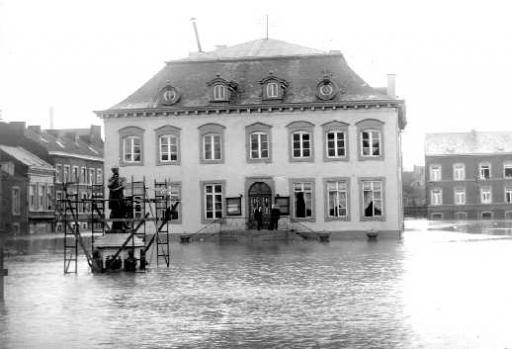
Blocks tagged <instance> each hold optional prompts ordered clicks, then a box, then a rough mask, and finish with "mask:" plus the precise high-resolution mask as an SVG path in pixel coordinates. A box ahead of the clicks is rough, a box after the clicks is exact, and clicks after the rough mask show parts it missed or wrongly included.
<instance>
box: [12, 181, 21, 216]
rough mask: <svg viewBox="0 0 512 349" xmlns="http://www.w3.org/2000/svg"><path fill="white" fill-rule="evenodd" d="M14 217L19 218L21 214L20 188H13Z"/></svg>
mask: <svg viewBox="0 0 512 349" xmlns="http://www.w3.org/2000/svg"><path fill="white" fill-rule="evenodd" d="M11 191H12V215H13V216H19V215H20V214H21V191H20V187H12V189H11Z"/></svg>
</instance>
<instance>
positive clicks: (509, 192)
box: [505, 187, 512, 204]
mask: <svg viewBox="0 0 512 349" xmlns="http://www.w3.org/2000/svg"><path fill="white" fill-rule="evenodd" d="M505 202H506V203H507V204H512V187H505Z"/></svg>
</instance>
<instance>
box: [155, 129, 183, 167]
mask: <svg viewBox="0 0 512 349" xmlns="http://www.w3.org/2000/svg"><path fill="white" fill-rule="evenodd" d="M162 137H169V141H170V137H174V138H176V160H171V159H169V160H162V146H161V138H162ZM155 142H156V143H155V145H156V149H157V151H156V165H157V166H169V165H171V166H172V165H181V129H180V128H179V127H176V126H172V125H163V126H161V127H158V128H156V129H155ZM167 149H168V150H169V157H171V154H172V152H171V151H170V150H171V144H170V143H169V144H168V146H167Z"/></svg>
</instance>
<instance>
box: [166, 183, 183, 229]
mask: <svg viewBox="0 0 512 349" xmlns="http://www.w3.org/2000/svg"><path fill="white" fill-rule="evenodd" d="M168 195H169V203H170V205H171V207H172V206H175V205H176V204H177V203H178V202H180V204H178V205H177V206H176V207H177V209H176V210H174V211H173V212H172V214H171V217H170V221H169V223H171V224H172V223H177V224H180V223H181V183H170V184H169V187H168Z"/></svg>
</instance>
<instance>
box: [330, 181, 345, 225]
mask: <svg viewBox="0 0 512 349" xmlns="http://www.w3.org/2000/svg"><path fill="white" fill-rule="evenodd" d="M347 197H348V195H347V183H346V182H345V181H335V182H327V200H328V201H327V210H328V217H331V218H346V217H347V215H348V200H347Z"/></svg>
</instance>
